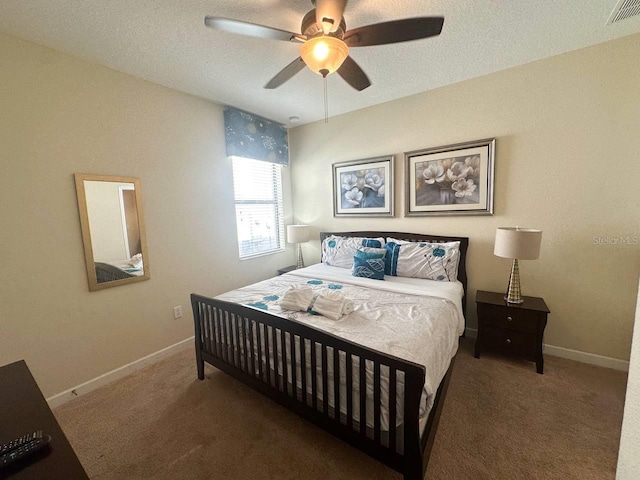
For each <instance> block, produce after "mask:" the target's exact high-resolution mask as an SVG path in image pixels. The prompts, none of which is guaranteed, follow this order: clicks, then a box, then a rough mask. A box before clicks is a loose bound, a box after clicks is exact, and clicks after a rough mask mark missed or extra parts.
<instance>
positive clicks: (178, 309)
mask: <svg viewBox="0 0 640 480" xmlns="http://www.w3.org/2000/svg"><path fill="white" fill-rule="evenodd" d="M181 317H182V305H178V306H175V307H173V318H174V319H178V318H181Z"/></svg>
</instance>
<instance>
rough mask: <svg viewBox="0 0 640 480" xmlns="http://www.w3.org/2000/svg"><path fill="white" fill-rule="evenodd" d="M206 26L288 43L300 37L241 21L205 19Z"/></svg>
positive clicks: (220, 18) (295, 34)
mask: <svg viewBox="0 0 640 480" xmlns="http://www.w3.org/2000/svg"><path fill="white" fill-rule="evenodd" d="M204 24H205V25H206V26H207V27H210V28H214V29H216V30H223V31H225V32H230V33H237V34H239V35H247V36H249V37H258V38H270V39H272V40H284V41H286V42H288V41H289V40H293V39H294V38H297V37H300V35H299V34H297V33H293V32H287V31H285V30H278V29H277V28H271V27H265V26H264V25H258V24H256V23H249V22H242V21H240V20H232V19H230V18H222V17H211V16H208V15H207V16H206V17H204Z"/></svg>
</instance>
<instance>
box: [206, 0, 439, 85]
mask: <svg viewBox="0 0 640 480" xmlns="http://www.w3.org/2000/svg"><path fill="white" fill-rule="evenodd" d="M311 3H312V4H313V6H314V7H315V8H314V9H313V10H311V11H310V12H308V13H307V14H306V15H305V16H304V18H303V19H302V26H301V28H300V31H301V32H302V33H293V32H287V31H285V30H279V29H277V28H272V27H267V26H264V25H258V24H255V23H249V22H243V21H241V20H232V19H229V18H221V17H212V16H206V17H205V19H204V23H205V25H206V26H207V27H211V28H214V29H217V30H223V31H225V32H230V33H236V34H240V35H248V36H251V37H259V38H268V39H274V40H284V41H287V42H289V41H298V42H302V45H301V46H300V56H299V57H298V58H296V59H295V60H294V61H293V62H291V63H290V64H289V65H287V66H286V67H284V68H283V69H282V70H281V71H280V72H279V73H278V74H277V75H276V76H275V77H273V78H272V79H271V80H270V81H269V82H268V83H267V84H266V85H265V87H264V88H269V89H272V88H276V87H279V86H280V85H282V84H283V83H284V82H286V81H287V80H289V79H290V78H292V77H293V76H294V75H295V74H296V73H298V72H299V71H301V70H302V69H303V68H304V66H305V65H307V66H308V67H309V68H310V69H311V70H312V71H313V72H315V73H317V74H319V75H322V76H323V77H326V76H327V75H329V74H331V73H333V72H337V73H338V75H340V76H341V77H342V78H343V79H344V80H345V81H346V82H347V83H348V84H349V85H351V86H352V87H353V88H355V89H356V90H359V91H361V90H364V89H365V88H367V87H369V86H370V85H371V82H370V81H369V78H368V77H367V75H366V74H365V73H364V71H363V70H362V69H361V68H360V66H359V65H358V64H357V63H356V62H355V61H354V60H353V59H352V58H351V57H350V56H349V47H368V46H372V45H385V44H389V43H399V42H407V41H410V40H417V39H421V38H427V37H434V36H436V35H440V32H441V31H442V25H443V23H444V17H414V18H406V19H403V20H392V21H389V22H383V23H377V24H374V25H367V26H364V27H358V28H354V29H353V30H347V26H346V23H345V21H344V17H343V12H344V9H345V7H346V4H347V0H312V1H311Z"/></svg>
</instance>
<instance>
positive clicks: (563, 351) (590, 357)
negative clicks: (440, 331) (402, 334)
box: [466, 328, 629, 372]
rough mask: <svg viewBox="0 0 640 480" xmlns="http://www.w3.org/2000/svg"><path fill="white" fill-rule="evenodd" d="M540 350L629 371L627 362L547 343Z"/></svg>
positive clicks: (470, 333)
mask: <svg viewBox="0 0 640 480" xmlns="http://www.w3.org/2000/svg"><path fill="white" fill-rule="evenodd" d="M466 332H467V337H469V338H476V337H477V336H478V330H477V329H475V328H467V330H466ZM542 349H543V352H544V354H545V355H552V356H554V357H561V358H568V359H569V360H575V361H577V362H582V363H588V364H590V365H597V366H598V367H605V368H612V369H613V370H621V371H623V372H628V371H629V362H627V361H625V360H619V359H617V358H611V357H605V356H603V355H596V354H595V353H587V352H581V351H579V350H571V349H570V348H564V347H556V346H555V345H549V344H548V343H545V344H543V345H542Z"/></svg>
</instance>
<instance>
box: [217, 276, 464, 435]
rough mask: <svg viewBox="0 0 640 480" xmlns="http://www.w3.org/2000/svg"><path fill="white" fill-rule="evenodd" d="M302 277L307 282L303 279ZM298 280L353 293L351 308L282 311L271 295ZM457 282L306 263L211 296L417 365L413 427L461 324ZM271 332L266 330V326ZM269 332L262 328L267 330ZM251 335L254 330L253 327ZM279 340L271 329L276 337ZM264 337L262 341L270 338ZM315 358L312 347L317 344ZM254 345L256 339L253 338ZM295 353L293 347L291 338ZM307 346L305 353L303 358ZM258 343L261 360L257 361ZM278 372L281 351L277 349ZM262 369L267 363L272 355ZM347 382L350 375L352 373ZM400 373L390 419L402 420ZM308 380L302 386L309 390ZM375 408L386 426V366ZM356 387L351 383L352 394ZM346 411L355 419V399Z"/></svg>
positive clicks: (370, 422) (370, 380)
mask: <svg viewBox="0 0 640 480" xmlns="http://www.w3.org/2000/svg"><path fill="white" fill-rule="evenodd" d="M308 282H312V283H311V284H309V283H308ZM300 284H306V285H309V286H311V287H312V288H313V289H314V292H316V293H322V292H323V291H329V290H331V289H337V290H339V291H340V293H342V294H343V295H344V296H345V297H346V298H349V299H351V300H353V302H354V305H355V308H354V311H353V313H351V314H349V315H344V316H342V317H341V318H340V319H339V320H331V319H328V318H325V317H322V316H315V315H310V314H308V313H303V312H294V311H289V310H283V309H282V308H280V306H279V299H281V298H282V296H283V295H284V293H285V292H286V291H287V290H288V289H289V288H290V287H291V286H293V285H300ZM462 295H463V288H462V285H461V284H460V283H459V282H436V281H432V280H422V279H415V278H401V277H389V276H387V277H385V281H380V280H371V279H367V278H360V277H353V276H351V272H350V270H349V269H344V268H338V267H331V266H327V265H324V264H318V265H313V266H311V267H307V268H304V269H300V270H295V271H293V272H291V273H288V274H285V275H282V276H280V277H275V278H272V279H269V280H265V281H263V282H259V283H257V284H253V285H249V286H247V287H243V288H240V289H237V290H233V291H231V292H227V293H225V294H222V295H220V296H218V297H217V298H218V299H220V300H225V301H230V302H234V303H240V304H243V305H249V306H251V307H253V308H257V309H262V310H267V311H269V312H270V313H272V314H274V315H278V316H281V317H285V318H289V319H291V320H295V321H298V322H301V323H305V324H308V325H310V326H312V327H315V328H318V329H320V330H324V331H326V332H329V333H332V334H334V335H337V336H340V337H341V338H345V339H347V340H350V341H353V342H355V343H358V344H360V345H363V346H366V347H369V348H372V349H374V350H377V351H380V352H384V353H387V354H390V355H393V356H396V357H399V358H402V359H405V360H409V361H412V362H414V363H418V364H420V365H423V366H424V367H425V370H426V379H425V386H424V393H423V397H422V403H421V422H420V423H421V425H420V427H421V429H423V428H424V425H425V424H426V419H427V416H428V412H429V411H430V409H431V406H432V405H433V399H434V396H435V393H436V391H437V388H438V385H439V384H440V381H441V379H442V378H443V377H444V375H445V373H446V371H447V369H448V367H449V364H450V362H451V358H452V357H453V356H454V355H455V353H456V351H457V347H458V337H459V335H460V334H461V333H462V331H463V329H464V318H463V317H462V305H461V303H462V302H461V299H462ZM270 333H271V332H270ZM270 336H271V335H269V337H270ZM254 339H255V332H254ZM277 340H278V344H279V342H280V339H279V336H278V338H277ZM286 340H287V341H286V358H287V362H286V363H287V370H288V378H289V379H291V355H290V353H291V345H290V344H289V339H288V338H287V339H286ZM270 344H271V343H269V345H270ZM317 347H318V350H317V352H318V357H317V358H318V359H320V358H321V357H320V356H319V355H320V350H319V349H320V346H319V345H318V346H317ZM256 348H257V345H256ZM296 353H297V355H296V358H297V359H300V350H299V349H298V346H297V345H296ZM329 353H330V355H329V356H328V372H329V378H330V381H329V384H328V398H329V399H330V407H331V408H335V405H333V398H334V395H333V381H332V380H331V379H332V378H333V352H329ZM309 357H310V355H309V348H308V347H307V358H309ZM264 359H265V357H264V350H263V362H264ZM357 360H358V359H357V358H354V362H353V363H354V364H353V368H354V379H356V378H358V377H357V371H358V370H357V369H358V361H357ZM277 362H278V364H280V371H281V370H282V358H281V356H278V358H277ZM344 362H345V358H344V355H341V356H340V364H341V365H340V367H341V368H340V372H341V375H340V377H341V378H340V385H341V386H340V398H341V402H340V403H341V404H340V411H341V412H342V413H343V414H346V398H345V397H346V385H345V383H346V382H345V380H346V379H345V373H344V372H345V370H346V364H345V363H344ZM296 364H297V365H296V370H297V372H298V373H297V383H298V385H297V387H298V389H300V390H301V389H302V385H301V377H300V362H296ZM309 365H310V361H308V362H307V366H308V367H307V378H309V379H310V378H311V370H310V366H309ZM270 368H271V369H272V370H273V369H274V359H273V354H271V355H270ZM372 370H373V369H372V368H371V369H370V368H367V369H366V373H367V393H368V395H367V397H368V402H367V407H366V408H367V425H368V426H369V427H373V400H372V398H373V371H372ZM316 376H317V380H318V381H317V385H318V389H317V394H318V397H319V398H321V397H322V380H321V365H320V362H318V369H317V372H316ZM354 381H355V380H354ZM402 383H403V377H402V375H399V376H398V385H399V387H398V399H397V400H398V402H397V418H398V423H401V419H402V398H401V395H402ZM310 384H311V382H310V381H309V382H308V386H307V391H308V394H309V395H310V394H311V385H310ZM381 389H382V409H381V427H382V429H383V430H388V427H389V423H388V420H389V419H388V400H386V399H388V396H389V393H388V392H389V389H388V371H387V369H386V368H382V369H381ZM357 395H358V389H357V385H354V396H355V397H354V398H357ZM353 417H354V420H355V421H359V418H360V415H359V402H357V401H354V402H353Z"/></svg>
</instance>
